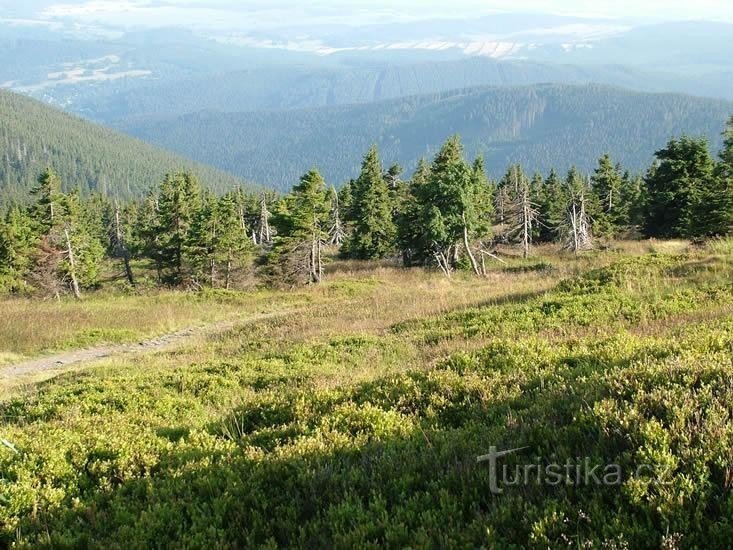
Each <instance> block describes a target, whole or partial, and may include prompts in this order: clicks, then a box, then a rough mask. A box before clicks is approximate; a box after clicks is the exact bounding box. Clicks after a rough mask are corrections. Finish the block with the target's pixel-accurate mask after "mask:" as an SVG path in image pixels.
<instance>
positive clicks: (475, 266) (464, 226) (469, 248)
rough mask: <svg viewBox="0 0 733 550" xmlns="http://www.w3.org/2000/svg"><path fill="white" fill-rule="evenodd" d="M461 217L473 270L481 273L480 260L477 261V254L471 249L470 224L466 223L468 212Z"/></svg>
mask: <svg viewBox="0 0 733 550" xmlns="http://www.w3.org/2000/svg"><path fill="white" fill-rule="evenodd" d="M461 219H462V220H463V246H464V247H465V248H466V254H467V255H468V259H469V260H470V261H471V267H472V268H473V272H474V273H475V274H476V275H481V271H479V268H478V262H476V256H474V255H473V251H472V250H471V244H470V242H469V239H468V224H467V223H466V213H465V212H463V214H461Z"/></svg>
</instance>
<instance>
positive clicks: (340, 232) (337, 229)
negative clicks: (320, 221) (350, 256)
mask: <svg viewBox="0 0 733 550" xmlns="http://www.w3.org/2000/svg"><path fill="white" fill-rule="evenodd" d="M328 235H329V239H328V244H330V245H336V246H341V245H342V244H343V242H344V239H345V238H346V232H345V231H344V227H343V224H342V223H341V210H340V206H339V196H338V193H333V195H332V198H331V229H330V230H329V232H328Z"/></svg>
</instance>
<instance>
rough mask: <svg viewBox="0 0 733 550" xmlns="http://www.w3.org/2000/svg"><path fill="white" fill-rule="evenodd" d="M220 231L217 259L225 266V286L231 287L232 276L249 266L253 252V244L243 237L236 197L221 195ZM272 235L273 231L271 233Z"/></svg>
mask: <svg viewBox="0 0 733 550" xmlns="http://www.w3.org/2000/svg"><path fill="white" fill-rule="evenodd" d="M217 210H218V217H219V233H218V236H217V241H216V247H215V261H217V262H219V263H221V264H222V265H223V266H224V281H223V284H224V288H226V289H229V288H230V287H231V284H232V277H233V276H234V273H235V272H236V271H238V270H241V269H243V268H244V267H246V266H248V265H249V264H250V262H251V258H252V254H253V245H252V243H251V242H250V241H249V239H246V238H244V237H243V235H242V233H241V225H240V219H239V208H238V205H237V201H236V198H235V197H234V196H232V195H231V194H229V195H224V196H223V197H221V198H220V199H219V201H218V203H217ZM270 235H271V237H272V233H270Z"/></svg>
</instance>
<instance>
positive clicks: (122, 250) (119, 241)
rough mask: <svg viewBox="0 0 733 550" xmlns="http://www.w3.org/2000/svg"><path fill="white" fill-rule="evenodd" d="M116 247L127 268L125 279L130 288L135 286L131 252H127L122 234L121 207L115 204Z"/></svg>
mask: <svg viewBox="0 0 733 550" xmlns="http://www.w3.org/2000/svg"><path fill="white" fill-rule="evenodd" d="M115 247H116V248H117V250H118V253H119V255H120V256H122V263H123V265H124V266H125V277H127V282H128V283H130V286H135V277H133V275H132V267H131V266H130V251H129V250H127V245H126V244H125V235H124V234H123V232H122V224H121V223H120V206H119V204H117V203H116V202H115Z"/></svg>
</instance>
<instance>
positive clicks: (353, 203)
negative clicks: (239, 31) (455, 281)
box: [0, 118, 733, 297]
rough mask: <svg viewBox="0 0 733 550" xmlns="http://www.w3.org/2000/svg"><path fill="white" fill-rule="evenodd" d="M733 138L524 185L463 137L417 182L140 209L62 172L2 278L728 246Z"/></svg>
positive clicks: (46, 287) (451, 267)
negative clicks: (110, 265) (647, 240)
mask: <svg viewBox="0 0 733 550" xmlns="http://www.w3.org/2000/svg"><path fill="white" fill-rule="evenodd" d="M724 143H725V145H724V149H723V150H722V151H721V152H720V154H719V156H718V157H716V156H715V155H714V154H713V153H712V152H711V151H710V147H709V144H708V143H707V141H706V140H705V139H702V138H695V137H690V136H680V137H678V138H674V139H672V140H670V141H669V143H667V144H666V145H665V146H664V147H662V148H660V149H659V150H658V151H657V153H656V155H655V156H656V158H655V161H654V163H653V164H652V165H651V166H650V167H649V168H648V170H647V171H646V172H645V173H643V174H633V173H629V171H627V170H625V169H624V167H623V166H621V165H619V164H617V163H615V162H614V160H613V158H612V157H611V156H610V155H608V154H607V155H604V156H603V157H601V158H600V159H599V160H598V166H597V168H596V169H595V170H594V171H593V173H591V174H585V173H582V172H580V171H579V170H577V169H576V168H573V169H571V170H570V171H569V172H568V173H567V174H558V173H557V172H556V171H554V170H552V171H550V173H548V174H539V173H536V174H527V173H525V171H524V169H523V168H522V166H521V165H519V164H517V165H512V166H510V167H508V168H507V171H506V173H505V174H504V175H503V176H502V177H501V178H500V179H498V180H496V181H494V180H492V179H491V178H489V177H488V175H487V173H486V170H485V168H484V159H483V158H481V157H479V158H476V159H467V158H466V156H465V153H464V150H463V147H462V145H461V140H460V137H459V136H457V135H456V136H453V137H451V138H449V139H448V140H447V141H446V142H445V143H444V145H443V146H442V148H441V149H440V151H439V153H438V154H437V155H436V156H435V157H434V158H433V159H423V160H421V161H420V162H419V163H418V168H417V169H416V170H415V172H414V173H413V174H411V175H410V174H408V175H405V174H403V170H402V168H401V167H400V166H398V165H394V166H390V167H386V168H385V167H384V166H383V165H382V163H381V161H380V158H379V151H378V150H377V148H376V146H373V147H372V148H371V149H370V150H369V151H368V152H367V153H366V154H365V156H364V161H363V164H362V169H361V173H360V174H358V175H357V177H356V178H355V179H352V180H350V181H349V182H347V183H346V184H345V185H343V186H342V187H340V188H339V189H336V188H335V187H334V186H332V185H329V184H328V183H327V182H326V181H325V180H324V179H323V177H322V176H321V174H320V173H319V172H318V170H317V169H313V170H311V171H309V172H308V173H307V174H305V175H303V177H302V178H300V181H299V182H298V183H296V184H295V185H294V186H293V189H292V190H291V192H290V193H287V194H286V195H284V196H278V195H277V194H275V193H273V192H262V193H253V192H252V191H248V190H246V189H242V188H237V189H236V190H234V191H229V192H226V193H224V194H219V195H217V194H216V193H214V192H213V191H211V190H210V189H209V188H206V187H204V186H202V184H201V182H200V181H199V180H198V179H197V178H196V177H195V176H194V175H192V174H191V173H189V172H180V173H171V174H168V175H167V176H165V178H164V179H163V180H162V181H161V182H160V184H159V185H158V186H157V187H155V188H153V189H152V190H151V191H150V192H149V193H148V194H147V195H146V196H145V197H144V198H143V199H141V200H122V199H116V198H115V199H112V198H110V196H109V195H106V194H103V193H99V192H97V193H91V194H88V193H87V194H85V195H82V194H81V193H80V192H79V191H76V190H75V191H72V192H64V191H63V190H64V189H68V188H74V186H73V185H68V184H66V185H65V184H64V182H63V180H62V176H60V175H59V173H57V171H56V170H55V169H54V168H53V167H49V168H47V169H46V170H45V171H43V173H41V174H40V175H39V177H38V181H37V183H36V186H35V187H34V188H33V189H32V191H31V197H32V200H31V204H30V205H29V206H20V205H14V206H11V207H9V208H8V209H7V210H6V212H5V213H4V219H3V221H2V224H1V225H0V277H1V279H0V281H2V283H1V284H2V289H3V290H4V291H6V292H7V291H9V292H16V293H38V294H39V295H46V296H48V295H53V296H59V295H60V294H63V293H69V292H71V293H73V294H74V295H75V296H77V297H79V296H81V292H82V291H84V290H92V289H95V288H97V287H99V285H100V278H99V274H100V271H101V269H100V268H101V265H102V262H117V263H119V265H120V267H119V269H120V270H121V272H122V273H124V275H125V278H126V280H127V281H128V282H129V284H130V285H133V286H134V285H135V284H136V276H135V269H134V268H133V264H137V265H140V263H139V262H143V263H144V264H145V265H146V266H147V269H148V270H152V271H153V272H154V273H155V277H154V281H155V284H157V285H161V286H174V287H175V286H178V287H184V288H201V287H204V286H208V287H212V288H232V286H233V285H235V286H236V281H237V280H238V279H241V274H242V273H243V272H246V273H248V274H251V273H253V272H256V274H257V275H258V276H259V277H261V279H262V281H263V282H270V283H275V284H298V283H317V282H320V281H321V279H322V276H323V269H324V261H325V260H324V258H325V255H326V252H325V250H326V248H329V249H330V250H331V251H332V250H333V249H334V248H336V249H337V250H338V253H339V254H340V255H342V256H343V257H346V258H353V259H359V260H374V259H385V258H390V257H395V258H397V257H398V258H400V259H401V261H402V263H403V264H404V265H405V266H434V267H435V268H437V269H440V270H441V271H442V272H443V273H444V274H445V275H446V276H447V277H450V276H451V274H452V273H453V272H454V271H456V270H458V269H468V270H471V271H473V272H474V273H475V274H476V275H479V276H480V275H482V274H485V264H486V262H487V261H492V260H493V259H495V258H496V254H495V249H496V247H497V245H499V244H515V245H517V246H519V247H520V248H521V250H522V254H523V255H524V256H525V257H528V256H530V255H531V254H532V247H533V245H536V244H540V243H555V244H556V245H557V246H558V247H560V248H562V249H567V250H571V251H573V252H576V253H580V252H582V251H584V250H589V249H592V248H594V247H597V246H603V244H604V243H608V242H609V241H611V240H612V239H614V238H619V237H653V238H661V239H669V238H687V239H705V238H709V237H715V236H725V235H728V234H730V233H731V227H732V224H733V164H732V161H731V159H733V118H732V119H731V120H729V121H728V124H727V126H726V127H725V131H724Z"/></svg>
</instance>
